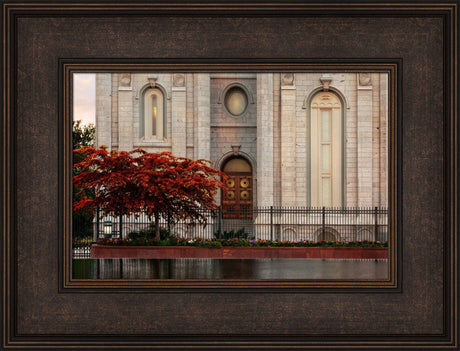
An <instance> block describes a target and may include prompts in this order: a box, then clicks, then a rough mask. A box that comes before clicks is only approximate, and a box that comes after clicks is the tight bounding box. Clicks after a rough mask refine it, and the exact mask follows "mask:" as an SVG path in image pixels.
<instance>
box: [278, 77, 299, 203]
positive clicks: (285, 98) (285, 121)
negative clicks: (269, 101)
mask: <svg viewBox="0 0 460 351" xmlns="http://www.w3.org/2000/svg"><path fill="white" fill-rule="evenodd" d="M295 96H296V90H295V84H294V75H293V74H283V75H282V76H281V206H295V204H296V179H295V178H296V177H295V175H296V159H295V151H296V150H295V149H296V148H295V141H296V112H295V109H296V99H295Z"/></svg>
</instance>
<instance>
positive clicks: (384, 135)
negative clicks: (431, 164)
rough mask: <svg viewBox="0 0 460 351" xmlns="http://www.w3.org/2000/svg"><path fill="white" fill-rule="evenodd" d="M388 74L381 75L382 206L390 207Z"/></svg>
mask: <svg viewBox="0 0 460 351" xmlns="http://www.w3.org/2000/svg"><path fill="white" fill-rule="evenodd" d="M388 78H389V77H388V74H386V73H385V74H380V204H379V206H382V207H388V191H389V188H388V186H389V185H388V179H389V174H388V156H389V153H388V127H389V118H388Z"/></svg>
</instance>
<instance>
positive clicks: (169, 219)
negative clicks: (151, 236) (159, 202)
mask: <svg viewBox="0 0 460 351" xmlns="http://www.w3.org/2000/svg"><path fill="white" fill-rule="evenodd" d="M168 233H169V234H171V215H170V214H169V212H168Z"/></svg>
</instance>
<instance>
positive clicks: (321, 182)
mask: <svg viewBox="0 0 460 351" xmlns="http://www.w3.org/2000/svg"><path fill="white" fill-rule="evenodd" d="M310 120H311V126H310V131H311V135H310V141H311V144H310V149H311V155H310V157H311V158H310V160H311V205H312V206H325V207H331V206H334V207H340V206H342V205H343V202H342V201H343V199H342V197H343V196H342V192H343V146H342V145H343V144H342V143H343V140H342V138H343V137H342V135H343V126H342V104H341V102H340V100H339V98H338V97H337V96H336V95H335V94H333V93H331V92H321V93H319V94H317V95H316V96H315V97H314V98H313V100H312V101H311V104H310Z"/></svg>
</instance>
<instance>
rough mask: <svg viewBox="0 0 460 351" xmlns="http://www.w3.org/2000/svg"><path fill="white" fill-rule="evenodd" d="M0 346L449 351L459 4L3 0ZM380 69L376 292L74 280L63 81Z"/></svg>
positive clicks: (295, 285) (366, 287)
mask: <svg viewBox="0 0 460 351" xmlns="http://www.w3.org/2000/svg"><path fill="white" fill-rule="evenodd" d="M2 5H3V6H2V18H3V27H2V31H3V42H4V46H3V56H2V60H3V61H2V63H3V65H2V68H3V70H2V73H3V85H2V92H3V94H2V97H3V106H4V107H3V119H2V121H3V124H2V125H3V128H2V133H1V142H2V154H1V161H2V176H3V178H2V179H3V181H2V201H3V202H2V217H1V218H2V239H3V240H2V263H3V269H2V282H3V290H2V292H3V300H2V302H3V303H2V324H3V334H2V346H3V348H4V349H5V350H9V349H24V350H26V349H39V348H42V349H43V348H44V349H62V350H64V349H73V348H79V349H89V350H93V349H119V350H132V349H140V350H141V349H149V350H150V349H161V350H162V349H178V350H179V349H199V350H202V349H244V350H249V349H280V350H287V349H331V348H333V349H350V348H352V349H359V348H367V349H369V348H371V349H372V348H375V349H382V348H385V349H406V348H407V349H410V348H416V349H441V348H445V349H458V347H459V345H458V242H457V239H458V238H457V235H458V227H457V226H458V223H457V218H458V202H457V200H458V188H457V178H458V168H457V167H458V139H457V138H458V2H457V1H453V0H452V1H447V2H444V3H442V4H428V3H417V2H401V3H399V2H398V3H397V2H394V3H390V4H389V3H383V2H380V1H373V2H362V3H357V4H349V5H345V4H341V3H339V2H337V3H334V2H329V3H326V4H321V3H315V2H306V3H301V2H292V3H285V4H280V3H275V2H263V3H259V2H253V3H244V4H243V3H241V4H231V3H228V2H217V3H210V2H203V3H191V4H183V3H182V2H180V1H169V2H168V3H147V2H142V1H137V2H126V3H124V2H114V3H112V2H109V1H107V2H98V3H97V2H85V3H78V4H76V3H71V2H66V1H53V2H49V3H46V2H26V3H17V2H15V1H4V2H3V4H2ZM340 67H342V68H343V67H345V69H349V70H354V71H359V70H360V69H363V67H364V70H371V71H372V70H373V69H375V70H379V69H380V70H381V69H382V67H384V68H385V69H386V70H387V71H388V72H389V74H390V76H391V79H390V87H391V91H392V94H391V97H392V98H391V99H390V106H392V109H393V111H392V113H390V115H391V116H392V117H393V119H392V121H393V123H390V128H389V132H390V134H391V140H392V143H390V155H392V156H391V158H390V161H391V162H390V199H391V201H390V213H391V216H390V218H391V223H390V227H391V233H392V240H393V244H394V245H393V247H392V250H391V260H390V262H391V264H390V271H391V274H390V277H391V279H390V280H389V281H387V282H378V281H377V282H360V283H359V284H358V283H353V282H340V281H337V282H330V281H329V282H328V281H316V282H311V281H310V282H305V281H297V282H292V281H291V282H289V281H288V282H286V281H278V282H276V281H270V282H260V281H255V282H251V281H240V282H238V281H221V282H219V281H211V282H184V281H180V282H164V281H163V282H153V283H152V282H147V283H146V282H137V283H136V282H135V283H130V282H126V281H123V280H122V281H118V282H117V281H104V280H102V281H95V280H88V281H81V280H80V281H72V279H71V274H70V271H69V269H70V266H71V262H70V261H71V257H70V256H69V252H70V246H69V245H70V241H69V233H70V227H71V221H70V215H69V214H70V197H69V196H71V186H70V173H69V171H70V167H69V164H70V163H69V157H70V154H71V150H70V147H69V145H70V144H69V139H70V134H71V128H70V127H69V123H70V122H71V121H70V120H69V116H70V113H69V108H70V106H71V96H70V94H69V91H70V90H71V89H70V80H69V79H68V77H69V74H70V73H71V72H72V71H73V70H77V71H78V70H80V71H81V70H93V71H110V70H125V71H131V70H142V69H144V70H145V69H155V70H158V71H161V70H167V71H186V70H192V71H196V72H199V71H210V70H215V71H218V70H229V71H239V70H240V71H241V70H243V71H248V70H251V69H252V70H257V71H285V72H300V71H305V70H310V69H311V70H328V69H334V70H337V69H338V68H340Z"/></svg>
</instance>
